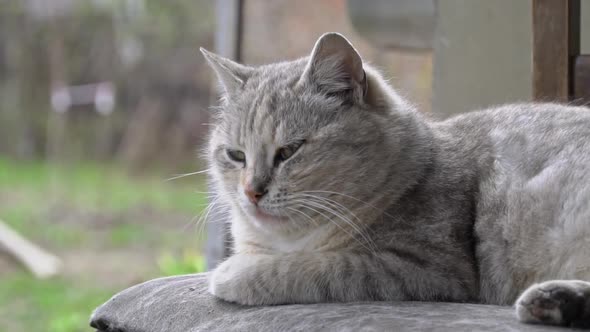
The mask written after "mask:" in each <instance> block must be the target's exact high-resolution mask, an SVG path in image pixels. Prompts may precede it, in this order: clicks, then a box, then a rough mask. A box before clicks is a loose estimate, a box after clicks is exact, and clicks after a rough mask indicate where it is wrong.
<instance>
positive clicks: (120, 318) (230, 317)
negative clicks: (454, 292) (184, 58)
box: [90, 274, 559, 332]
mask: <svg viewBox="0 0 590 332" xmlns="http://www.w3.org/2000/svg"><path fill="white" fill-rule="evenodd" d="M206 279H207V278H206V274H195V275H184V276H178V277H168V278H160V279H154V280H151V281H147V282H145V283H142V284H139V285H136V286H133V287H130V288H128V289H126V290H123V291H122V292H120V293H119V294H116V295H115V296H113V297H112V298H111V299H110V300H109V301H107V302H106V303H104V304H103V305H101V306H100V307H98V308H97V309H96V310H95V312H94V313H93V314H92V317H91V321H90V325H91V326H92V327H94V328H96V329H97V330H98V331H101V332H107V331H108V332H111V331H117V332H152V331H154V332H155V331H168V332H188V331H326V330H327V331H429V330H436V331H453V332H455V331H549V330H556V329H559V328H552V327H546V326H535V325H524V324H521V323H519V322H518V321H517V320H516V318H515V316H514V312H513V309H512V308H511V307H502V306H493V305H477V304H459V303H428V302H370V303H329V304H309V305H282V306H270V307H247V306H240V305H236V304H231V303H227V302H224V301H221V300H218V299H216V298H214V297H213V296H211V295H210V294H209V293H207V280H206Z"/></svg>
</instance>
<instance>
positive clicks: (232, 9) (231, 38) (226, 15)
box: [205, 0, 244, 270]
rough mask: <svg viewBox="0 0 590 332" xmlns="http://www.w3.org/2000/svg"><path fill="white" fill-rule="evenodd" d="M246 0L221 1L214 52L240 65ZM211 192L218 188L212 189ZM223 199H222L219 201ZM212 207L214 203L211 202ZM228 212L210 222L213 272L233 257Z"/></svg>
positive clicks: (218, 213) (209, 255)
mask: <svg viewBox="0 0 590 332" xmlns="http://www.w3.org/2000/svg"><path fill="white" fill-rule="evenodd" d="M243 5H244V0H218V1H217V2H216V8H215V10H216V16H217V26H216V33H215V52H216V53H217V54H219V55H221V56H224V57H226V58H229V59H232V60H235V61H241V49H242V47H241V46H242V45H241V43H242V30H243ZM209 191H210V192H214V191H215V188H213V186H212V185H209ZM219 199H220V198H219ZM209 203H210V204H211V201H210V202H209ZM216 204H222V205H225V204H223V203H219V202H218V203H216ZM226 212H227V211H220V210H219V209H213V210H212V211H211V213H210V214H209V220H207V243H206V250H205V251H206V253H205V254H206V259H207V269H208V270H212V269H213V268H215V267H216V266H217V264H219V263H220V262H222V261H223V260H224V259H225V258H226V257H228V256H229V255H230V254H231V242H232V239H231V234H230V232H229V224H228V222H227V218H228V216H227V213H226Z"/></svg>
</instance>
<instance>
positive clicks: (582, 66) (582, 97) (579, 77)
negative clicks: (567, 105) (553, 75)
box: [573, 55, 590, 105]
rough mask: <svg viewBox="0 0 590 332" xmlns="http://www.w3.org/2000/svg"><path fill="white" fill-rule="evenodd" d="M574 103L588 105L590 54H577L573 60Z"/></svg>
mask: <svg viewBox="0 0 590 332" xmlns="http://www.w3.org/2000/svg"><path fill="white" fill-rule="evenodd" d="M573 101H574V103H575V104H580V105H590V55H579V56H577V57H576V60H575V61H574V99H573Z"/></svg>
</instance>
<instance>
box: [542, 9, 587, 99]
mask: <svg viewBox="0 0 590 332" xmlns="http://www.w3.org/2000/svg"><path fill="white" fill-rule="evenodd" d="M532 13H533V54H532V56H533V98H534V100H536V101H558V102H567V101H568V100H569V99H570V98H571V96H573V94H574V91H573V70H574V60H575V57H576V56H577V55H578V54H579V53H580V0H557V1H556V0H533V8H532Z"/></svg>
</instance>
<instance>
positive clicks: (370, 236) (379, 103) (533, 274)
mask: <svg viewBox="0 0 590 332" xmlns="http://www.w3.org/2000/svg"><path fill="white" fill-rule="evenodd" d="M202 52H203V54H204V55H205V57H206V58H207V60H208V62H209V64H210V65H211V67H212V68H213V69H214V70H215V72H216V73H217V76H218V78H219V80H220V82H221V85H222V87H223V88H224V94H223V99H222V105H221V107H220V110H219V112H217V114H216V120H215V126H214V127H213V131H212V133H211V138H210V144H209V148H208V152H207V153H208V160H209V162H210V171H209V172H210V177H211V179H212V181H213V182H214V185H215V186H216V189H217V192H218V195H219V197H220V199H221V200H222V202H224V203H221V205H220V206H227V207H228V209H229V213H230V214H231V217H230V219H231V231H232V234H233V238H234V240H235V243H234V255H233V256H231V257H230V258H228V259H227V260H226V261H225V262H223V263H222V264H220V265H219V266H218V267H217V268H216V269H215V271H214V272H213V273H212V274H211V276H210V286H209V287H210V288H209V289H210V292H211V293H212V294H214V295H215V296H217V297H219V298H221V299H224V300H227V301H231V302H237V303H241V304H247V305H272V304H285V303H314V302H333V301H385V300H420V301H459V302H481V303H492V304H512V303H514V301H515V300H516V315H517V317H518V319H520V320H521V321H523V322H529V323H543V324H559V325H571V326H583V325H586V326H590V282H588V281H590V204H589V203H590V110H588V109H587V108H582V107H568V106H562V105H556V104H517V105H507V106H502V107H497V108H493V109H489V110H485V111H480V112H473V113H469V114H464V115H461V116H457V117H455V118H452V119H449V120H446V121H442V122H435V121H432V120H429V119H427V118H425V117H424V116H423V115H422V114H420V113H419V112H418V111H416V110H415V109H414V107H413V106H412V105H410V104H409V103H408V102H406V101H405V100H404V99H402V98H401V97H400V96H399V95H398V94H397V93H396V92H395V91H394V90H392V88H391V87H390V86H389V85H388V83H387V82H386V81H385V80H384V79H383V78H382V77H381V76H380V74H379V73H378V72H377V71H375V70H374V69H372V68H371V67H369V66H368V65H366V64H364V63H363V62H362V60H361V57H360V56H359V54H358V53H357V52H356V50H355V49H354V48H353V46H352V45H351V44H350V43H349V42H348V41H347V40H346V39H345V38H344V37H343V36H341V35H339V34H336V33H328V34H325V35H323V36H322V37H321V38H320V39H319V40H318V41H317V43H316V45H315V47H314V48H313V51H312V53H311V55H310V56H309V57H307V58H303V59H299V60H296V61H291V62H282V63H276V64H271V65H266V66H261V67H249V66H244V65H240V64H237V63H234V62H232V61H229V60H227V59H224V58H221V57H219V56H217V55H215V54H212V53H210V52H207V51H206V50H202ZM224 204H225V205H224ZM581 280H585V281H581ZM519 295H520V297H519Z"/></svg>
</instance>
